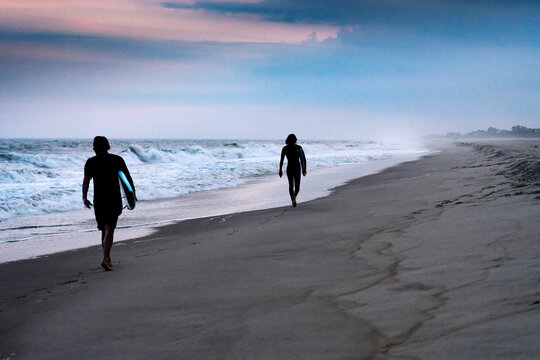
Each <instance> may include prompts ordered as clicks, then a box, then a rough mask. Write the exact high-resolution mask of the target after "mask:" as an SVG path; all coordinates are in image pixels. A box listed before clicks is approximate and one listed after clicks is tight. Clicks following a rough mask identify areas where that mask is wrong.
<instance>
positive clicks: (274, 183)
mask: <svg viewBox="0 0 540 360" xmlns="http://www.w3.org/2000/svg"><path fill="white" fill-rule="evenodd" d="M283 145H284V143H283V141H276V140H111V150H110V152H111V153H114V154H118V155H120V156H122V158H124V160H125V161H126V164H127V166H128V168H129V170H130V173H131V175H132V177H133V179H134V182H135V185H136V189H137V197H138V199H139V200H140V202H139V204H137V208H136V210H134V211H127V210H124V213H123V214H122V217H121V219H120V221H119V225H120V226H119V230H122V229H124V230H122V231H119V232H117V234H118V235H117V239H118V240H122V239H127V238H132V237H134V236H141V235H144V234H147V233H149V229H150V228H153V227H155V226H158V225H160V224H166V223H169V222H171V221H178V220H183V219H187V218H194V217H204V216H213V215H217V214H226V213H230V212H238V211H247V210H254V209H262V208H269V207H276V206H284V205H287V204H288V201H289V199H288V192H287V184H286V182H287V180H283V179H279V178H278V177H277V172H278V167H279V159H280V154H281V149H282V147H283ZM300 145H302V147H303V148H304V151H305V153H306V157H307V163H308V176H307V177H305V178H303V179H302V182H303V183H302V185H303V186H302V191H301V197H300V198H299V199H300V201H307V200H311V199H314V198H317V197H321V196H325V195H327V194H328V193H329V190H330V189H331V188H333V187H335V186H337V185H339V184H341V183H343V182H345V181H347V180H350V179H352V178H355V177H359V176H363V175H367V174H368V173H373V172H376V171H380V170H382V169H383V168H385V167H388V166H392V165H395V164H396V163H399V162H402V161H407V160H412V159H414V158H417V157H419V156H422V155H425V154H427V153H428V150H427V149H426V148H425V147H423V146H422V145H419V144H392V143H383V142H376V141H302V142H301V143H300ZM92 156H94V153H93V151H92V140H91V139H89V140H78V139H56V140H48V139H0V170H1V171H0V249H1V250H2V254H1V255H0V262H4V261H12V260H19V259H24V258H30V257H35V256H40V255H45V254H50V253H53V252H58V251H64V250H68V249H76V248H80V247H86V246H90V245H92V244H95V237H96V229H95V221H94V219H93V212H91V211H88V210H85V209H84V208H83V205H82V201H81V184H82V178H83V168H84V164H85V162H86V160H87V159H88V158H90V157H92ZM92 192H93V190H92V186H91V187H90V192H89V199H92V196H93V193H92ZM246 195H247V196H246Z"/></svg>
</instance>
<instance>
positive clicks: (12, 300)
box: [0, 142, 540, 360]
mask: <svg viewBox="0 0 540 360" xmlns="http://www.w3.org/2000/svg"><path fill="white" fill-rule="evenodd" d="M507 145H508V144H507ZM530 145H531V144H530V143H528V144H523V143H519V142H516V143H515V144H511V145H508V146H506V147H501V146H500V145H488V146H487V147H479V148H474V147H472V146H471V145H467V146H452V147H448V148H446V149H445V150H444V151H442V152H441V153H437V154H433V155H428V156H426V157H423V158H421V159H419V160H416V161H412V162H408V163H405V164H400V165H398V166H395V167H392V168H389V169H386V170H384V171H383V172H381V173H377V174H373V175H369V176H366V177H362V178H359V179H356V180H353V181H351V182H349V183H348V184H346V185H344V186H340V187H339V188H337V189H336V190H335V192H334V193H333V194H332V196H328V197H325V198H320V199H317V200H313V201H309V202H305V203H301V204H299V206H298V207H297V208H290V207H286V208H274V209H267V210H259V211H252V212H245V213H238V214H231V215H227V216H217V217H213V218H204V219H194V220H188V221H183V222H180V223H178V224H173V225H168V226H166V227H162V228H161V229H160V230H159V232H158V233H156V234H153V235H151V236H147V237H144V238H141V239H134V240H131V241H126V242H123V243H122V244H121V245H119V246H116V247H115V248H114V249H113V253H112V255H113V262H114V263H115V264H116V268H115V270H114V271H112V272H108V273H105V272H103V271H102V270H101V269H100V268H99V265H98V263H99V260H100V249H99V248H98V247H94V248H86V249H81V250H76V251H72V252H67V253H61V254H54V255H51V256H48V257H44V258H39V259H34V260H27V261H20V262H11V263H6V264H0V268H1V271H0V285H1V287H2V288H3V289H6V291H3V294H2V296H1V297H0V310H1V311H0V314H1V315H0V316H1V317H2V325H1V328H0V334H1V335H2V336H0V349H2V350H1V353H0V358H4V357H10V356H11V357H12V358H20V359H25V358H32V359H46V358H51V357H63V358H71V357H77V358H80V359H92V358H97V357H103V356H109V357H111V356H112V357H124V358H147V357H158V358H178V356H182V357H185V358H189V359H194V360H197V359H205V360H207V359H238V358H249V359H284V358H295V359H343V358H365V359H377V360H381V359H388V360H390V359H396V358H418V359H430V358H432V357H433V354H434V353H436V354H437V358H439V359H456V358H475V359H493V358H498V359H514V358H521V359H529V358H530V359H535V358H538V356H540V349H539V348H538V346H537V345H536V342H537V341H536V338H537V334H538V332H539V331H540V325H539V324H540V321H539V320H540V298H539V295H538V290H537V289H538V286H537V284H538V279H537V274H538V264H537V263H538V261H537V259H538V258H540V249H538V247H537V234H538V233H539V231H540V228H539V226H540V225H539V224H538V221H537V219H538V216H539V215H540V203H539V201H538V200H540V198H539V193H540V191H539V189H538V173H537V172H536V170H535V169H536V167H535V165H536V164H537V163H538V153H539V151H538V147H534V146H530ZM533 145H537V144H533ZM538 145H540V143H539V144H538ZM482 146H483V145H482ZM531 165H532V166H531ZM531 169H532V170H531Z"/></svg>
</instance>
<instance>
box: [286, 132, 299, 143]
mask: <svg viewBox="0 0 540 360" xmlns="http://www.w3.org/2000/svg"><path fill="white" fill-rule="evenodd" d="M296 140H297V139H296V135H294V134H289V136H287V140H285V144H287V145H292V144H296Z"/></svg>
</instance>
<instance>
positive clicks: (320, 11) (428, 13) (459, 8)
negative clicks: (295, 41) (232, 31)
mask: <svg viewBox="0 0 540 360" xmlns="http://www.w3.org/2000/svg"><path fill="white" fill-rule="evenodd" d="M162 5H163V7H165V8H168V9H178V10H198V11H203V12H207V13H215V14H220V15H223V16H230V17H236V18H241V17H242V16H244V17H253V16H256V17H258V18H260V19H262V20H264V21H270V22H276V23H290V24H318V25H329V26H337V27H339V28H340V29H341V30H340V36H341V37H343V38H344V39H345V40H347V41H365V40H366V36H365V35H366V33H368V34H369V35H371V37H370V38H369V39H370V40H371V41H389V40H390V41H391V40H399V41H403V40H407V38H408V36H409V37H411V39H413V40H414V39H415V38H418V37H433V38H437V39H439V40H443V41H454V40H456V39H457V40H459V41H471V42H494V43H500V42H507V43H510V42H515V41H518V42H520V43H526V42H530V41H532V40H534V36H536V37H538V36H539V32H540V25H539V23H538V18H539V16H540V5H539V3H538V2H537V1H532V0H529V1H520V2H509V1H504V0H493V1H489V2H486V1H483V0H470V1H460V0H429V1H428V0H401V1H395V0H379V1H373V0H339V1H335V0H319V1H313V0H262V1H258V2H236V1H195V2H193V3H185V2H175V1H169V2H163V3H162ZM351 30H352V31H351ZM374 30H375V31H374ZM381 30H384V31H381Z"/></svg>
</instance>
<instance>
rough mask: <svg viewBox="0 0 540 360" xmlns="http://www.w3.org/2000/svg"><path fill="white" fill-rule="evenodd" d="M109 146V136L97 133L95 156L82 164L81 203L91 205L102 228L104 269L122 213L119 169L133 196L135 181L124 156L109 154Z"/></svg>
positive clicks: (110, 266)
mask: <svg viewBox="0 0 540 360" xmlns="http://www.w3.org/2000/svg"><path fill="white" fill-rule="evenodd" d="M110 148H111V147H110V145H109V140H107V138H106V137H104V136H96V137H95V138H94V152H95V153H96V156H94V157H91V158H90V159H88V160H87V161H86V164H85V165H84V179H83V185H82V200H83V203H84V206H86V207H87V208H89V209H90V208H91V207H92V206H94V213H95V215H96V221H97V227H98V229H99V230H101V245H102V247H103V261H102V262H101V266H102V267H103V268H104V269H105V271H111V270H112V268H113V265H112V261H111V248H112V244H113V237H114V230H115V229H116V223H117V221H118V216H120V214H121V213H122V197H121V194H120V184H119V180H118V172H119V171H121V172H123V173H124V175H125V178H127V180H128V181H129V183H130V185H131V189H132V190H133V196H135V185H134V184H133V179H132V178H131V175H130V174H129V171H128V169H127V166H126V163H125V161H124V159H122V158H121V157H120V156H118V155H113V154H109V149H110ZM91 179H93V180H94V203H93V204H92V203H91V202H90V201H89V200H88V198H87V195H88V188H89V186H90V180H91Z"/></svg>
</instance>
